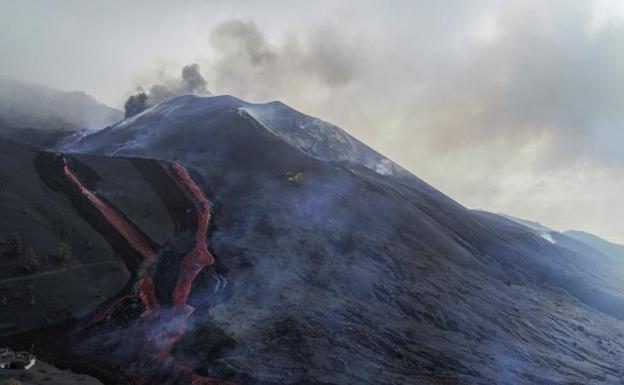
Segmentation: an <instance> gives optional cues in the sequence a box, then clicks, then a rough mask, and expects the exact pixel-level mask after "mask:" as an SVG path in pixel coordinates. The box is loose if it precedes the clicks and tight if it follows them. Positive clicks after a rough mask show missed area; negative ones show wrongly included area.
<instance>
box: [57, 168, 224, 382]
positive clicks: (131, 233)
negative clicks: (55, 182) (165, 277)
mask: <svg viewBox="0 0 624 385" xmlns="http://www.w3.org/2000/svg"><path fill="white" fill-rule="evenodd" d="M63 167H64V168H63V170H64V173H65V175H66V176H67V178H69V180H70V181H71V182H72V184H74V185H75V186H76V187H78V189H79V190H80V193H81V195H82V196H83V197H85V198H86V199H87V200H88V202H89V204H90V205H92V206H93V207H95V208H96V209H97V211H98V212H99V213H100V214H101V216H102V217H103V218H104V219H105V220H106V222H107V223H109V224H110V225H111V226H112V227H113V228H114V229H115V231H116V232H117V233H118V234H119V235H120V236H121V237H122V238H123V239H124V240H125V241H126V242H127V243H128V244H129V245H130V246H131V247H132V248H133V249H134V250H135V251H136V252H137V253H139V254H140V255H141V256H142V257H143V258H144V268H143V269H142V270H143V273H142V274H141V275H140V276H139V277H137V279H138V281H137V285H136V286H137V287H138V294H136V295H137V296H138V297H139V298H140V299H141V301H142V302H143V303H144V305H145V310H144V311H143V313H142V314H141V316H140V317H139V318H138V319H136V320H135V321H134V323H132V324H131V325H130V326H129V327H126V328H125V329H122V330H113V331H108V332H103V333H100V334H98V333H97V332H93V333H91V334H86V335H84V336H83V338H84V339H83V341H82V344H81V346H80V348H79V349H80V350H82V351H84V352H85V353H86V354H90V355H95V356H96V357H98V358H100V359H101V358H104V359H108V360H110V361H112V362H114V363H116V364H118V365H120V366H124V367H125V368H126V373H127V374H128V376H129V377H130V378H131V379H132V380H133V381H134V382H136V383H138V384H154V383H158V384H192V385H233V384H232V383H230V382H228V381H224V380H218V379H211V378H207V377H203V376H200V375H198V374H196V373H195V372H194V371H193V370H192V369H191V368H189V367H187V366H185V365H183V364H182V363H180V362H178V361H176V360H175V359H174V358H173V357H172V356H171V350H172V349H173V346H174V344H175V343H176V342H177V341H178V340H179V339H180V338H181V337H182V336H184V334H185V333H186V327H187V325H186V324H187V322H186V321H187V319H188V317H189V316H190V315H191V314H192V313H193V311H194V308H193V307H191V306H189V305H188V304H187V299H188V297H189V294H190V292H191V289H192V287H193V282H194V281H195V279H196V277H197V276H198V274H199V273H200V272H201V271H202V270H203V269H204V268H205V267H210V266H213V265H214V258H213V256H212V254H211V253H210V251H209V250H208V245H207V244H206V234H207V232H208V229H209V222H210V217H211V205H210V201H209V200H208V198H206V196H205V194H204V193H203V192H202V190H201V188H200V187H199V186H198V184H197V183H196V182H195V181H194V180H193V178H192V177H191V175H190V174H189V173H188V171H187V170H186V169H185V168H184V167H183V166H181V165H179V164H166V163H161V168H162V170H163V171H164V172H165V173H166V174H167V176H168V177H169V179H171V181H172V182H174V183H175V185H176V187H177V189H178V190H179V191H180V192H181V193H182V194H183V195H184V196H185V198H186V200H188V202H189V203H190V204H192V206H194V208H195V213H196V228H195V232H194V241H195V242H194V243H195V244H194V247H193V248H192V250H191V251H189V252H188V253H186V254H185V255H184V256H182V257H181V259H180V262H179V265H180V267H179V272H178V277H177V281H176V284H175V288H174V289H173V292H172V293H171V298H172V300H173V306H171V307H169V306H162V305H161V304H160V303H159V300H158V297H157V296H156V295H155V287H154V284H155V279H154V278H153V270H154V269H155V267H156V262H157V259H158V252H157V251H155V250H153V248H152V246H150V243H149V242H148V241H147V240H146V239H145V238H144V236H143V234H142V233H141V232H140V231H139V230H138V229H137V228H136V227H135V226H134V224H132V223H131V222H130V221H128V220H127V219H125V217H124V216H123V215H121V214H120V213H119V212H118V211H117V210H116V209H115V208H113V207H112V206H111V205H109V204H108V203H107V202H106V201H105V200H103V199H101V198H99V197H98V196H97V195H96V194H95V193H93V192H91V191H90V190H89V189H88V188H87V187H85V185H84V184H83V183H82V181H81V180H80V179H79V177H78V176H77V175H76V174H75V173H74V172H73V171H72V170H71V168H70V166H69V163H68V162H67V160H66V159H65V158H63ZM131 296H133V294H132V293H130V292H129V291H128V292H126V293H123V294H122V295H120V296H119V297H118V298H117V299H115V300H111V301H109V302H107V303H106V304H103V305H102V306H101V307H100V309H98V310H97V311H96V312H95V315H94V316H93V317H92V319H91V320H90V321H89V322H87V327H86V328H87V329H88V328H91V327H92V326H94V325H96V324H106V322H107V320H108V319H111V318H114V311H115V307H116V306H117V305H118V304H120V303H121V302H122V301H123V300H125V299H127V298H129V297H131ZM102 356H104V357H102Z"/></svg>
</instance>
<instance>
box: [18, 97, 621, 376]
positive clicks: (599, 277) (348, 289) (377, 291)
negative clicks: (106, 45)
mask: <svg viewBox="0 0 624 385" xmlns="http://www.w3.org/2000/svg"><path fill="white" fill-rule="evenodd" d="M319 125H320V126H319ZM66 150H69V151H72V152H74V153H78V152H83V153H84V152H90V153H97V154H100V155H106V156H111V155H116V156H132V157H140V158H156V159H164V160H166V161H168V162H175V163H168V162H167V163H165V164H164V166H163V164H162V163H159V162H155V164H157V165H158V164H161V166H160V168H159V167H156V166H154V167H151V166H149V164H152V162H153V161H151V160H143V161H141V160H137V159H135V160H130V163H131V164H132V166H128V169H131V168H137V167H138V169H141V170H143V172H142V173H141V177H140V178H141V179H143V180H145V181H146V182H147V183H148V184H149V185H151V186H152V187H153V190H154V191H157V192H159V193H158V195H159V197H161V200H163V201H164V202H166V206H167V212H168V213H169V216H170V217H171V221H172V222H173V223H174V226H173V227H174V231H175V233H176V234H177V233H179V234H181V235H180V236H179V238H178V237H177V236H173V237H169V238H168V239H169V241H168V242H165V243H164V244H165V248H164V249H160V248H158V247H156V246H154V248H155V249H156V250H160V251H158V252H155V253H150V252H149V250H148V251H145V247H142V246H140V245H141V242H139V240H140V238H141V237H136V236H127V237H126V239H131V240H132V242H128V241H127V242H125V243H124V242H121V244H124V245H126V246H129V247H126V248H125V249H124V250H125V252H127V253H131V254H132V253H135V254H136V253H137V252H138V250H143V253H142V254H141V253H138V254H136V255H135V257H137V258H140V256H141V255H143V266H147V267H148V268H147V269H145V268H142V269H138V270H137V271H136V274H135V276H134V278H133V279H135V280H137V279H138V281H134V282H135V284H134V285H133V286H132V287H133V288H134V289H133V290H132V291H131V292H128V293H127V294H128V296H127V297H124V298H123V299H119V298H118V302H114V301H115V299H111V300H113V302H114V303H115V305H114V306H108V305H106V306H104V307H103V310H104V311H103V312H98V313H97V314H98V316H96V317H95V319H94V318H86V319H83V320H80V321H79V322H78V324H77V326H76V327H78V328H84V327H85V325H86V327H87V330H86V333H85V332H84V329H83V332H81V333H78V334H74V332H73V331H72V330H74V329H72V327H74V326H72V325H69V326H67V327H68V329H64V331H63V333H67V335H69V336H71V337H72V338H71V339H70V341H72V344H70V346H69V347H68V348H70V349H74V354H79V355H81V356H83V357H88V358H89V360H94V361H95V362H101V363H104V364H109V365H112V367H116V368H121V367H124V365H125V370H126V371H129V372H130V373H127V374H130V378H131V379H133V381H134V382H135V383H161V384H186V383H189V381H190V380H192V381H195V382H194V383H199V384H204V383H205V384H208V383H210V384H215V383H223V382H219V381H213V382H208V380H207V378H212V379H220V380H227V381H231V382H234V383H237V384H267V385H268V384H336V385H338V384H573V383H582V384H605V383H607V384H610V383H612V384H616V383H619V381H620V379H621V378H622V377H623V376H624V369H623V367H622V365H621V362H620V359H619V357H621V355H622V354H624V334H623V333H622V332H621V331H622V330H623V326H624V322H623V321H622V320H623V319H624V297H623V295H622V293H624V282H623V281H622V279H621V277H620V276H618V275H616V274H615V273H614V272H613V271H611V270H610V268H609V266H608V265H605V264H602V263H601V261H600V259H599V258H595V256H594V255H592V254H591V252H587V253H585V252H580V251H578V250H571V249H569V248H565V247H561V246H560V245H558V244H557V243H551V242H549V241H548V240H546V239H544V238H542V237H540V236H538V235H536V234H535V233H534V232H533V231H531V230H529V229H527V228H526V227H524V226H521V225H518V224H516V223H513V222H511V221H509V220H506V219H504V218H502V217H499V216H494V215H490V214H483V213H478V212H472V211H470V210H467V209H465V208H464V207H462V206H461V205H460V204H458V203H456V202H453V201H452V200H450V199H449V198H448V197H446V196H444V195H443V194H441V193H439V192H437V191H436V190H435V189H433V188H432V187H430V186H428V185H427V184H425V183H424V182H422V181H420V180H419V179H418V178H416V177H413V176H411V175H409V174H407V173H406V172H405V171H403V170H401V169H400V168H398V167H396V166H393V165H392V164H390V166H389V167H384V168H382V169H380V168H379V167H377V166H378V165H379V164H380V163H382V164H389V163H387V162H389V161H386V160H385V159H384V158H383V157H382V156H381V155H378V154H377V153H375V152H374V151H372V150H370V149H368V148H366V147H365V146H364V145H363V144H361V143H359V142H357V141H355V140H354V139H352V138H350V137H348V136H346V134H344V132H342V131H340V130H337V129H336V128H335V127H333V126H330V125H325V124H321V123H319V122H318V121H315V120H314V119H313V118H310V117H306V116H304V115H300V114H298V113H296V112H294V111H292V110H289V109H288V108H287V107H285V106H283V105H281V104H268V105H250V104H248V103H245V102H242V101H240V100H238V99H235V98H232V97H211V98H198V97H181V98H176V99H172V100H170V101H168V102H165V103H162V104H160V105H158V106H156V107H154V108H153V109H150V110H148V111H145V112H144V113H142V114H140V115H137V116H136V117H134V118H131V119H128V120H125V121H123V122H121V123H119V124H117V125H115V126H113V127H110V128H108V129H104V130H102V131H100V132H98V133H95V134H92V135H90V136H88V137H85V138H84V139H83V140H81V141H80V142H78V143H77V144H75V145H73V146H72V147H71V148H68V149H66ZM70 158H71V157H70ZM77 158H78V160H80V156H77ZM40 159H41V158H40ZM43 159H44V160H45V159H47V161H42V162H39V165H40V166H42V165H47V166H46V167H44V168H45V171H46V172H40V175H41V178H42V180H43V182H44V185H46V186H47V188H50V189H52V190H54V191H57V193H58V194H61V195H66V196H68V197H70V200H71V202H74V205H75V206H76V208H77V210H78V212H79V213H81V215H83V216H86V218H88V221H89V223H90V225H91V226H92V227H94V228H100V227H99V226H101V221H99V220H96V219H97V218H103V217H105V216H103V214H102V212H106V209H104V210H102V207H106V206H102V205H101V204H99V206H98V204H96V203H97V199H95V198H93V197H90V195H89V194H93V196H95V197H96V198H97V197H111V192H113V191H115V190H110V189H109V190H106V191H108V193H107V192H106V191H104V190H103V186H104V185H103V184H105V183H106V180H108V179H109V178H114V177H117V178H121V179H123V178H128V179H127V181H128V187H127V188H124V187H123V182H121V183H120V184H117V186H118V187H117V188H118V189H119V191H126V192H127V193H129V194H132V193H133V192H134V191H135V189H134V188H132V187H131V186H134V184H135V183H137V182H136V180H137V178H139V177H137V176H134V177H132V176H130V175H129V174H124V175H126V176H125V177H121V176H118V173H117V172H115V171H114V170H119V169H116V168H113V167H112V166H111V168H108V167H105V166H104V167H102V168H100V169H99V170H95V169H94V168H93V167H91V171H89V169H88V168H85V167H82V166H79V165H80V164H81V163H84V161H80V162H78V161H76V160H74V161H71V160H70V161H69V163H66V164H68V165H69V171H71V172H69V173H68V169H65V170H64V169H63V164H64V163H63V157H62V156H61V157H54V156H52V155H50V157H49V158H43ZM94 159H98V162H102V164H106V162H107V159H106V158H103V157H96V158H94ZM121 160H123V161H126V160H124V159H121ZM108 161H110V162H116V161H120V159H108ZM142 162H148V164H147V165H146V164H144V163H142ZM172 165H178V166H172ZM172 167H173V168H172ZM176 167H181V168H180V169H178V168H176ZM163 170H164V173H163ZM184 170H187V171H188V173H189V174H188V176H187V177H184ZM388 170H390V172H388ZM105 172H106V173H108V175H109V176H108V177H104V176H102V175H101V174H103V173H105ZM127 172H129V171H127ZM176 173H177V174H176ZM72 174H73V175H74V176H75V178H74V179H72V178H70V176H71V175H72ZM89 175H90V177H89ZM94 175H99V177H94ZM172 175H173V176H174V177H173V178H172V177H171V176H172ZM83 179H88V180H90V183H89V184H88V186H87V187H86V189H85V190H80V189H77V186H78V184H77V183H76V181H79V180H83ZM175 191H178V193H179V192H185V193H184V194H183V195H182V196H183V197H185V199H186V203H184V201H183V202H182V203H180V202H178V203H175V202H176V199H177V198H176V199H174V198H175V197H177V196H179V194H177V195H176V193H175ZM137 195H139V196H142V195H143V194H142V193H141V194H137ZM113 196H114V195H113ZM89 197H90V198H89ZM202 197H204V198H202ZM205 199H209V201H210V206H211V208H212V217H211V221H212V222H211V226H210V231H209V232H208V235H209V236H208V237H207V238H203V237H201V236H198V235H197V234H199V233H198V232H197V229H200V228H201V226H198V224H199V223H204V222H202V221H203V220H205V215H202V214H201V213H202V212H205V210H203V209H201V208H202V207H203V208H205V207H206V203H205ZM109 201H111V202H113V203H115V201H112V200H110V199H109ZM201 202H204V203H201ZM190 203H193V204H192V205H190V206H189V204H190ZM114 206H115V207H116V209H115V210H117V211H116V212H121V213H126V211H127V210H130V209H131V208H132V205H128V206H125V207H121V206H120V205H119V204H114ZM94 207H100V209H99V212H100V215H96V214H97V212H96V211H94ZM176 207H177V208H176ZM89 213H91V214H89ZM87 214H88V215H87ZM115 218H116V217H115V216H112V217H109V223H114V222H117V223H118V224H119V223H120V221H121V222H124V221H125V220H120V219H119V218H117V219H115ZM125 218H126V220H127V221H128V222H127V223H126V225H124V226H120V227H121V228H130V229H133V228H139V229H142V228H144V227H145V226H149V224H150V222H149V221H144V222H142V223H139V218H138V217H136V216H126V217H125ZM193 218H195V219H193ZM107 228H110V227H107ZM113 228H115V226H113ZM99 231H101V228H100V230H99ZM146 233H147V234H153V232H146ZM119 234H120V232H119V231H117V237H118V236H119ZM132 234H134V233H132V232H131V233H130V235H132ZM184 234H187V236H186V238H185V237H184ZM109 236H110V235H109ZM188 237H191V238H192V239H194V241H193V242H190V243H189V239H191V238H188ZM122 238H123V237H122ZM110 239H113V240H114V239H118V238H115V237H113V238H110ZM185 239H186V241H185ZM204 240H205V241H206V242H207V244H208V247H209V249H210V253H211V255H212V256H213V257H214V261H215V262H214V265H210V266H209V267H210V268H206V269H204V270H202V272H201V273H200V274H198V275H197V277H196V278H195V279H193V280H189V279H188V278H189V275H188V274H186V273H184V272H187V273H188V270H187V269H188V267H189V266H193V265H192V264H191V265H189V264H185V263H184V262H183V261H184V260H185V258H186V257H184V256H186V255H192V254H187V253H186V252H187V251H189V250H191V251H192V250H194V247H199V246H197V245H200V246H201V244H202V242H203V241H204ZM178 241H179V242H178ZM113 243H115V242H113ZM133 244H134V246H133ZM150 244H151V243H150ZM167 244H169V248H167V246H166V245H167ZM193 245H195V246H193ZM133 250H134V251H133ZM198 250H201V247H200V249H198ZM202 253H203V254H202ZM196 255H198V256H202V255H205V253H204V252H198V254H196ZM146 261H147V262H146ZM146 263H147V265H146ZM185 266H186V267H185ZM198 266H203V265H202V264H201V263H200V264H199V265H198ZM134 268H136V266H135V267H134ZM130 270H131V271H132V270H133V268H132V266H131V267H130ZM176 277H186V279H179V278H178V279H177V280H176ZM145 282H153V283H154V286H153V289H154V292H153V295H152V294H150V293H151V292H150V290H151V289H150V287H151V286H150V285H147V286H146V284H145ZM189 282H192V285H191V286H192V287H191V290H190V292H188V297H186V296H185V295H184V293H186V291H185V290H182V289H184V288H187V289H188V286H187V285H186V283H189ZM108 303H109V304H110V303H111V302H108ZM141 303H143V305H141ZM176 303H179V306H177V305H175V304H176ZM185 306H191V307H192V308H187V307H185ZM154 309H160V310H154ZM183 309H189V310H192V312H188V313H185V312H181V310H183ZM180 317H181V318H180ZM180 319H183V320H184V324H185V325H186V327H185V328H184V329H185V331H186V332H185V333H181V329H180V323H179V322H178V321H179V320H180ZM38 333H39V334H37V335H39V336H41V333H43V334H45V333H46V331H45V330H43V331H39V332H38ZM55 333H58V332H55ZM20 340H24V341H25V340H28V336H27V335H26V336H21V337H20ZM165 353H168V354H165ZM165 358H166V359H165ZM168 373H169V374H168ZM202 381H203V382H202Z"/></svg>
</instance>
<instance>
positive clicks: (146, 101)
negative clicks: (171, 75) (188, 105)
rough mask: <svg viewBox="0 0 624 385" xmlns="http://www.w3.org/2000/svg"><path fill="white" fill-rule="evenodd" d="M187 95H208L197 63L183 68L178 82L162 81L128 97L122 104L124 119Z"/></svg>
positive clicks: (204, 80)
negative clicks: (164, 101)
mask: <svg viewBox="0 0 624 385" xmlns="http://www.w3.org/2000/svg"><path fill="white" fill-rule="evenodd" d="M189 94H192V95H210V91H208V88H207V83H206V79H204V77H203V76H202V74H201V72H200V69H199V65H198V64H197V63H193V64H189V65H186V66H184V68H182V74H181V78H180V79H178V80H175V81H171V80H163V81H161V82H159V83H157V84H154V85H152V86H151V87H150V88H149V91H148V92H145V91H143V90H142V89H139V92H137V93H136V94H134V95H132V96H130V97H129V98H128V99H127V100H126V103H125V104H124V108H125V110H126V118H131V117H133V116H135V115H137V114H140V113H141V112H143V111H145V110H146V109H148V108H150V107H151V106H153V105H155V104H157V103H159V102H161V101H163V100H165V99H170V98H173V97H175V96H180V95H189Z"/></svg>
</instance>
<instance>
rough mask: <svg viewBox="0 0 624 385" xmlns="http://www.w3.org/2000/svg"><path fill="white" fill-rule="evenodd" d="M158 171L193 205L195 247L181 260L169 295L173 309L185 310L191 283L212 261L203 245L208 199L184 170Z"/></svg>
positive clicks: (206, 224) (173, 167)
mask: <svg viewBox="0 0 624 385" xmlns="http://www.w3.org/2000/svg"><path fill="white" fill-rule="evenodd" d="M162 167H163V169H164V170H165V172H166V173H167V174H168V175H169V177H170V178H171V179H172V180H173V181H174V182H175V184H176V186H177V187H178V189H179V190H180V191H181V192H182V193H183V194H184V195H185V196H186V198H187V199H188V200H189V201H191V202H192V203H193V205H194V206H195V215H196V217H197V228H196V229H195V246H194V247H193V250H191V251H190V252H189V253H187V254H186V255H185V256H184V257H183V259H182V262H181V266H180V273H179V276H178V281H177V283H176V286H175V289H174V291H173V293H172V297H173V303H174V304H175V305H176V306H187V305H186V300H187V299H188V296H189V293H190V292H191V288H192V284H193V281H194V280H195V278H196V277H197V275H198V274H199V273H200V272H201V270H202V269H203V268H204V267H206V266H211V265H212V264H214V257H213V256H212V254H211V253H210V251H209V250H208V245H207V244H206V234H207V233H208V228H209V225H210V216H211V206H210V201H209V200H208V198H206V196H205V195H204V193H203V192H202V190H201V189H200V188H199V186H198V185H197V183H196V182H195V181H194V180H193V178H192V177H191V175H190V174H189V173H188V171H187V170H186V169H185V168H184V167H182V166H181V165H179V164H177V163H174V164H172V165H171V166H169V165H167V164H165V163H162Z"/></svg>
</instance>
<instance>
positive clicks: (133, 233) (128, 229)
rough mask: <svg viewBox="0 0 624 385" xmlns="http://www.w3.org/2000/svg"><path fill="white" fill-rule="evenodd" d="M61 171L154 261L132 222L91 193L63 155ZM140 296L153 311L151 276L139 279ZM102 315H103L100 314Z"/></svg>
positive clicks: (126, 237) (147, 244) (148, 308)
mask: <svg viewBox="0 0 624 385" xmlns="http://www.w3.org/2000/svg"><path fill="white" fill-rule="evenodd" d="M63 171H64V172H65V175H67V177H68V178H69V179H70V180H71V181H72V182H73V183H74V184H75V185H76V186H77V187H78V189H79V190H80V193H81V194H82V195H84V196H85V197H86V198H87V199H88V200H89V202H91V204H92V205H93V207H95V208H96V209H97V210H98V211H99V212H100V214H102V216H103V217H104V219H106V221H107V222H108V223H110V224H111V226H113V227H114V228H115V230H117V232H118V233H119V234H120V235H121V236H122V237H123V238H124V239H125V240H126V241H127V242H128V243H129V244H130V246H132V248H133V249H134V250H136V251H137V252H138V253H139V254H141V256H143V258H144V259H145V260H146V261H147V263H148V264H150V265H151V264H152V263H154V261H155V259H156V253H155V252H154V250H153V249H152V247H151V246H150V245H149V243H148V242H147V241H146V240H145V238H143V236H142V235H141V234H140V233H139V231H138V230H137V229H135V228H134V226H133V225H132V224H130V223H129V222H128V221H126V220H125V218H124V217H123V216H122V215H121V214H119V213H118V212H117V211H116V210H115V209H114V208H112V207H111V206H109V205H108V204H107V203H106V202H104V201H103V200H102V199H100V198H99V197H98V196H97V195H95V194H94V193H92V192H91V191H90V190H89V189H87V188H86V187H85V185H84V184H83V183H82V181H81V180H80V179H79V178H78V176H77V175H76V174H75V173H74V172H73V171H72V170H71V169H70V168H69V163H67V158H65V157H63ZM139 289H140V292H141V294H140V296H141V299H142V300H143V302H144V303H145V307H146V310H145V312H146V313H149V312H151V311H153V310H154V309H155V308H157V307H158V301H157V300H156V294H155V293H154V285H153V282H151V278H142V279H141V280H139ZM100 317H103V315H100Z"/></svg>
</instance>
